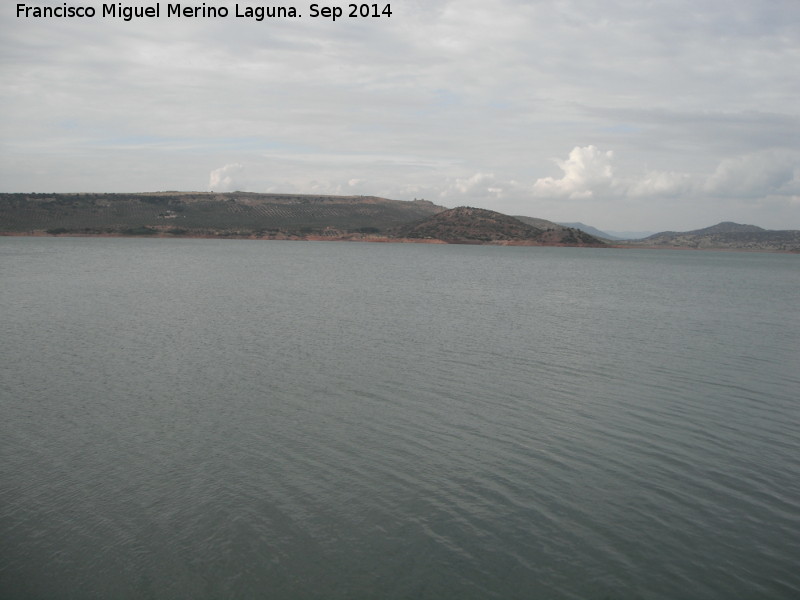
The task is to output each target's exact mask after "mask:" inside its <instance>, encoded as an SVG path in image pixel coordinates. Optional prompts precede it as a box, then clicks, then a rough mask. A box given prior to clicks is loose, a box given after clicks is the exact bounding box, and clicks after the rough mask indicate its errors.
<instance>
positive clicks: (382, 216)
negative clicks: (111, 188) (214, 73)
mask: <svg viewBox="0 0 800 600" xmlns="http://www.w3.org/2000/svg"><path fill="white" fill-rule="evenodd" d="M443 210H445V208H444V207H441V206H436V205H435V204H433V203H431V202H428V201H425V200H415V201H412V202H404V201H399V200H387V199H385V198H377V197H371V196H310V195H292V194H254V193H243V192H232V193H226V194H215V193H202V192H198V193H186V192H164V193H154V194H0V231H2V232H6V233H49V234H86V235H93V234H94V235H97V234H112V235H113V234H121V235H147V234H150V235H152V234H165V235H204V236H206V235H214V236H233V237H237V236H238V237H266V238H292V237H307V236H310V235H318V236H325V235H330V236H338V235H346V234H354V235H368V234H373V235H374V234H381V233H385V232H386V231H387V230H388V229H390V228H393V227H397V226H398V225H401V224H404V223H408V222H411V221H415V220H418V219H421V218H424V217H427V216H430V215H433V214H436V213H437V212H440V211H443Z"/></svg>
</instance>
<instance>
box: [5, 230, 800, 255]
mask: <svg viewBox="0 0 800 600" xmlns="http://www.w3.org/2000/svg"><path fill="white" fill-rule="evenodd" d="M0 236H1V237H46V238H142V239H147V238H157V239H197V240H242V241H284V242H361V243H372V244H436V245H456V246H458V245H461V246H524V247H535V248H598V249H606V248H613V249H618V250H697V251H703V252H748V253H760V254H764V253H768V254H800V250H778V249H769V248H692V247H689V246H655V245H641V246H640V245H627V244H618V243H617V244H607V245H604V246H596V245H588V244H587V245H572V244H558V243H555V244H542V243H537V242H531V241H527V240H521V241H513V240H498V241H495V242H470V241H465V242H447V241H444V240H440V239H433V238H393V237H389V236H380V235H372V234H361V233H353V234H343V235H342V234H340V235H306V236H300V235H292V234H278V235H269V236H260V235H256V234H249V235H240V234H236V233H231V234H227V235H226V234H225V233H185V234H171V233H168V232H165V231H155V232H153V233H152V234H146V235H135V234H126V233H111V232H105V233H79V232H75V233H66V232H65V233H57V234H52V233H47V232H46V231H44V230H34V231H24V232H23V231H0Z"/></svg>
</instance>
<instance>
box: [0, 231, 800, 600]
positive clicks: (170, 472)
mask: <svg viewBox="0 0 800 600" xmlns="http://www.w3.org/2000/svg"><path fill="white" fill-rule="evenodd" d="M798 298H800V256H792V255H781V254H751V253H731V252H693V251H668V250H663V251H652V250H615V249H608V250H598V249H572V248H509V247H486V246H437V245H414V244H348V243H314V242H263V241H227V240H188V239H187V240H166V239H99V238H98V239H81V238H0V317H1V318H2V319H1V321H0V410H1V411H2V413H0V414H1V415H2V418H0V597H2V598H4V599H7V600H16V599H29V598H30V599H34V598H35V599H39V598H41V599H52V598H57V599H61V598H64V599H72V598H74V599H88V598H116V599H126V598H131V599H133V598H136V599H146V598H153V599H162V598H187V599H190V598H191V599H205V598H208V599H219V598H276V599H294V598H297V599H312V598H319V599H362V598H363V599H369V598H390V599H391V598H396V599H401V598H402V599H406V598H408V599H411V598H414V599H431V600H433V599H437V600H438V599H446V598H453V599H459V600H463V599H484V598H497V599H514V598H519V599H523V598H524V599H538V598H542V599H562V598H563V599H588V600H605V599H614V600H616V599H621V600H622V599H630V600H632V599H647V600H667V599H716V598H720V599H726V600H731V599H737V598H741V599H749V598H753V599H756V598H758V599H762V598H763V599H766V598H769V599H784V598H785V599H793V598H798V597H800V569H798V565H800V301H798Z"/></svg>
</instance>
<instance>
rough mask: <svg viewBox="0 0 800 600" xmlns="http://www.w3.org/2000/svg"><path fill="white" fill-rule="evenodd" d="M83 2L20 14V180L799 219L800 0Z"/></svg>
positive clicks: (14, 73)
mask: <svg viewBox="0 0 800 600" xmlns="http://www.w3.org/2000/svg"><path fill="white" fill-rule="evenodd" d="M63 4H64V3H63V1H58V2H49V1H46V0H40V1H39V2H36V3H30V4H29V5H30V6H63ZM68 4H69V5H70V6H76V5H83V6H94V7H95V8H96V9H97V12H98V15H97V16H96V17H95V18H94V19H59V18H51V19H35V18H27V19H26V18H18V17H17V16H16V2H4V3H3V5H2V9H0V10H2V31H0V48H2V55H1V56H0V58H1V59H2V72H1V73H0V75H2V81H3V85H2V88H0V94H2V109H3V110H2V113H0V119H2V121H0V122H2V163H1V164H0V177H1V179H0V181H2V186H0V191H5V192H82V191H86V192H135V191H158V190H214V191H233V190H246V191H254V192H295V193H321V194H348V195H349V194H365V195H378V196H383V197H387V198H393V199H398V200H413V199H414V198H425V199H427V200H431V201H433V202H435V203H437V204H442V205H444V206H448V207H454V206H460V205H470V206H477V207H483V208H489V209H492V210H498V211H501V212H505V213H507V214H520V215H528V216H533V217H541V218H546V219H551V220H555V221H582V222H584V223H587V224H590V225H593V226H595V227H599V228H601V229H606V230H632V229H639V230H642V229H644V230H652V231H661V230H665V229H672V230H688V229H696V228H699V227H705V226H708V225H712V224H715V223H717V222H719V221H723V220H732V221H737V222H742V223H751V224H755V225H760V226H762V227H766V228H770V229H800V66H799V65H800V0H686V1H684V0H602V1H601V0H594V1H593V0H542V1H535V0H527V1H516V0H457V1H451V0H402V1H398V2H391V3H390V6H391V10H392V15H391V17H382V18H367V19H348V18H340V19H338V20H337V21H335V22H332V21H331V20H330V19H324V18H311V17H310V11H309V7H310V6H311V4H312V3H297V4H294V5H293V6H295V7H296V8H297V10H298V12H299V13H300V14H302V15H303V16H302V18H298V19H264V20H263V21H261V22H258V21H256V20H254V19H244V18H236V17H235V16H234V7H235V5H236V3H235V2H214V1H213V0H211V1H209V0H206V5H207V6H216V7H219V6H226V7H228V8H229V9H230V14H229V16H228V18H205V19H204V18H195V19H187V18H165V16H164V14H165V13H166V7H167V4H168V3H167V2H161V3H160V4H161V12H162V17H161V18H160V19H134V20H132V21H130V22H125V21H123V20H122V19H119V18H117V19H113V18H101V16H100V11H101V6H102V3H100V2H92V1H91V0H85V1H84V2H82V3H81V2H69V3H68ZM156 4H157V2H156V1H155V0H151V1H148V0H144V1H143V2H140V3H137V4H136V6H154V5H156ZM328 4H329V5H331V6H335V5H338V6H343V7H346V6H347V3H338V4H337V3H333V2H330V3H328ZM127 5H128V6H131V4H127ZM194 5H202V2H197V3H195V4H194ZM273 5H280V4H273ZM183 6H193V5H192V4H183ZM244 6H261V5H259V4H257V3H254V2H241V3H240V7H244ZM283 6H292V4H291V3H284V4H283ZM378 6H379V7H381V8H382V7H383V6H385V4H379V5H378ZM345 12H347V11H346V10H345Z"/></svg>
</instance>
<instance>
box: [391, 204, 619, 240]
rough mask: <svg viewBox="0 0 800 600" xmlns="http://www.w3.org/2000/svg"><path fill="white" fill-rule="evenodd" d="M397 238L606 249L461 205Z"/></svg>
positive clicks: (576, 234)
mask: <svg viewBox="0 0 800 600" xmlns="http://www.w3.org/2000/svg"><path fill="white" fill-rule="evenodd" d="M391 233H392V236H393V237H396V238H407V239H429V240H440V241H443V242H446V243H448V244H498V245H528V246H539V245H569V246H602V245H604V244H603V243H602V242H600V241H599V240H597V239H596V238H593V237H592V236H590V235H588V234H585V233H583V232H581V231H578V230H573V229H566V228H561V229H558V230H556V229H553V230H549V231H548V230H544V229H540V228H538V227H534V226H532V225H528V224H526V223H523V222H522V221H520V220H519V219H516V218H514V217H510V216H508V215H504V214H502V213H499V212H495V211H492V210H486V209H482V208H472V207H468V206H461V207H458V208H453V209H451V210H446V211H443V212H440V213H438V214H435V215H433V216H430V217H427V218H426V219H423V220H421V221H418V222H417V223H412V224H410V225H406V226H403V227H399V228H397V229H395V230H393V231H392V232H391Z"/></svg>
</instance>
